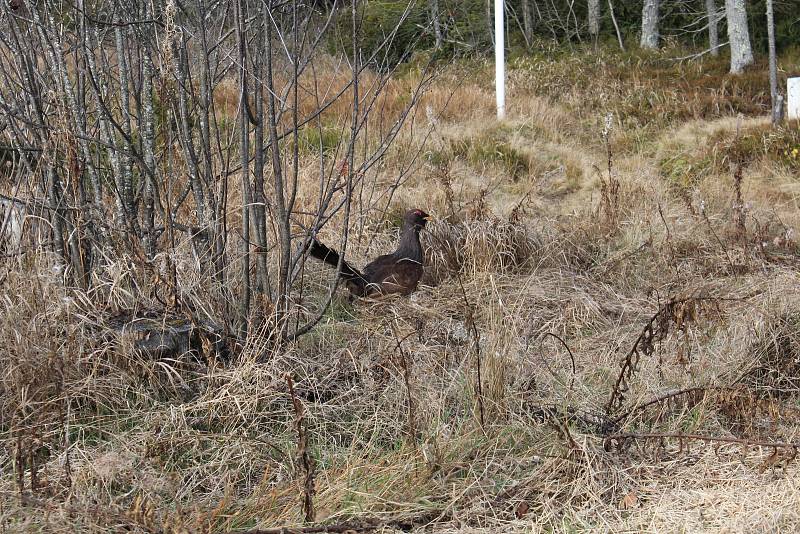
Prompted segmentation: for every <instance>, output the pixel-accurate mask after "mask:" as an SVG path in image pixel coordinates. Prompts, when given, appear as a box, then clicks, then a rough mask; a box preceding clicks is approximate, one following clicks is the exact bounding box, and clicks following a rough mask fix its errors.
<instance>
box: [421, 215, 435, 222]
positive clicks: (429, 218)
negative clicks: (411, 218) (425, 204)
mask: <svg viewBox="0 0 800 534" xmlns="http://www.w3.org/2000/svg"><path fill="white" fill-rule="evenodd" d="M423 219H425V221H426V222H431V221H432V220H433V215H426V216H425V217H423Z"/></svg>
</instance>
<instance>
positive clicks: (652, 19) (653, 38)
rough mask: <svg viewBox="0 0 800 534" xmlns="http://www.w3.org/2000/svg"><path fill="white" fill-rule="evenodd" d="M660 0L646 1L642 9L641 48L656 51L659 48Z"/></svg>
mask: <svg viewBox="0 0 800 534" xmlns="http://www.w3.org/2000/svg"><path fill="white" fill-rule="evenodd" d="M659 2H660V0H644V7H643V8H642V40H641V42H640V46H641V47H642V48H647V49H650V50H654V49H656V48H658V38H659V35H658V8H659Z"/></svg>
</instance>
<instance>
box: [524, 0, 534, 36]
mask: <svg viewBox="0 0 800 534" xmlns="http://www.w3.org/2000/svg"><path fill="white" fill-rule="evenodd" d="M533 1H534V0H522V35H523V37H525V44H526V45H527V46H528V48H530V47H531V45H532V44H533V9H531V2H533Z"/></svg>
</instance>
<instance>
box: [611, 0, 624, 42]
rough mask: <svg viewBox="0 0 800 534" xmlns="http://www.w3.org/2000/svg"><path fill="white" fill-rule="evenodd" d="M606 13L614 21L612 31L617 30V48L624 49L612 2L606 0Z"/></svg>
mask: <svg viewBox="0 0 800 534" xmlns="http://www.w3.org/2000/svg"><path fill="white" fill-rule="evenodd" d="M608 14H609V15H611V22H612V23H614V31H616V32H617V41H619V49H620V50H622V51H623V52H624V51H625V43H624V42H623V40H622V33H621V32H620V31H619V24H617V16H616V15H615V14H614V4H612V3H611V0H608Z"/></svg>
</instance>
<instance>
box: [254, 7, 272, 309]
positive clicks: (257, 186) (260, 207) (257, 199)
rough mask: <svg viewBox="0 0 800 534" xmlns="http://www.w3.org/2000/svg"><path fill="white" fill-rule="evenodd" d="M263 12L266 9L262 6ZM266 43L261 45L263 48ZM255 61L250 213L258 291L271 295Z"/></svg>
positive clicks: (260, 84)
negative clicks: (253, 234) (253, 231)
mask: <svg viewBox="0 0 800 534" xmlns="http://www.w3.org/2000/svg"><path fill="white" fill-rule="evenodd" d="M262 9H266V7H263V6H262ZM261 20H262V22H261V24H262V26H261V28H260V29H261V32H260V33H261V35H262V37H264V36H265V35H266V32H265V31H264V30H265V28H264V27H263V23H264V20H265V18H264V17H262V19H261ZM263 45H264V43H263V42H262V46H263ZM255 56H256V57H254V58H253V61H254V63H255V71H254V72H253V76H254V79H255V94H254V95H253V98H254V100H255V107H256V117H255V118H256V125H255V134H254V138H253V144H254V146H255V154H254V155H253V202H252V209H251V210H250V212H251V216H252V218H253V227H254V230H255V242H256V245H257V246H258V251H257V254H256V258H255V261H256V289H257V291H260V292H262V293H270V282H269V269H268V267H267V215H266V199H265V197H264V151H263V150H261V149H260V148H259V147H263V146H264V55H263V54H255Z"/></svg>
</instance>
